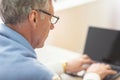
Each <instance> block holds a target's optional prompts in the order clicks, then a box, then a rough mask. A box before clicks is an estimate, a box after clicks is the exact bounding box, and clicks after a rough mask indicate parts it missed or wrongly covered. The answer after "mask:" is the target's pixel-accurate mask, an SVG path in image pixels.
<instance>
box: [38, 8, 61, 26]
mask: <svg viewBox="0 0 120 80" xmlns="http://www.w3.org/2000/svg"><path fill="white" fill-rule="evenodd" d="M38 11H40V12H43V13H45V14H47V15H49V16H51V20H50V21H51V23H52V24H56V23H57V22H58V20H59V17H58V16H55V15H53V14H51V13H48V12H46V11H44V10H41V9H39V10H38Z"/></svg>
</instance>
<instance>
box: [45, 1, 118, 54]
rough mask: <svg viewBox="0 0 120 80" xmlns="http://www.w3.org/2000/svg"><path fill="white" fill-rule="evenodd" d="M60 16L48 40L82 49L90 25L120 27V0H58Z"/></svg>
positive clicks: (55, 4)
mask: <svg viewBox="0 0 120 80" xmlns="http://www.w3.org/2000/svg"><path fill="white" fill-rule="evenodd" d="M54 7H55V15H58V16H59V17H60V20H59V21H58V23H57V24H56V25H55V28H54V30H52V31H51V32H50V35H49V37H48V39H47V43H46V44H50V45H54V46H57V47H61V48H65V49H68V50H71V51H75V52H78V53H82V52H83V50H84V46H85V41H86V36H87V31H88V27H89V26H96V27H103V28H108V29H117V30H120V9H119V8H120V0H56V2H55V3H54Z"/></svg>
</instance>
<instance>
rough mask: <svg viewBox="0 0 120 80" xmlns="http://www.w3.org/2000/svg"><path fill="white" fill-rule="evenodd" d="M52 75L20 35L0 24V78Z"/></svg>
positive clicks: (43, 79)
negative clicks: (38, 60)
mask: <svg viewBox="0 0 120 80" xmlns="http://www.w3.org/2000/svg"><path fill="white" fill-rule="evenodd" d="M13 35H14V36H13ZM52 76H53V74H52V72H50V71H49V70H48V69H47V68H46V67H45V66H44V65H42V64H40V63H39V62H37V60H36V54H35V52H34V50H33V48H32V47H31V46H30V44H29V43H28V42H27V41H26V40H25V39H24V38H23V37H22V36H21V35H19V34H18V33H17V32H15V31H13V30H12V29H10V28H8V27H7V26H5V25H3V24H2V25H0V80H50V79H51V78H52Z"/></svg>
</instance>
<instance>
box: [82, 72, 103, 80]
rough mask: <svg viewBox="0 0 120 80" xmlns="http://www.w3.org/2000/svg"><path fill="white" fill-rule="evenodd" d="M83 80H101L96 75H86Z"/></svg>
mask: <svg viewBox="0 0 120 80" xmlns="http://www.w3.org/2000/svg"><path fill="white" fill-rule="evenodd" d="M83 80H101V79H100V76H99V75H98V74H96V73H86V74H85V76H84V78H83Z"/></svg>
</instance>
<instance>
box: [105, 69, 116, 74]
mask: <svg viewBox="0 0 120 80" xmlns="http://www.w3.org/2000/svg"><path fill="white" fill-rule="evenodd" d="M106 73H107V74H117V71H114V70H107V71H106Z"/></svg>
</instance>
